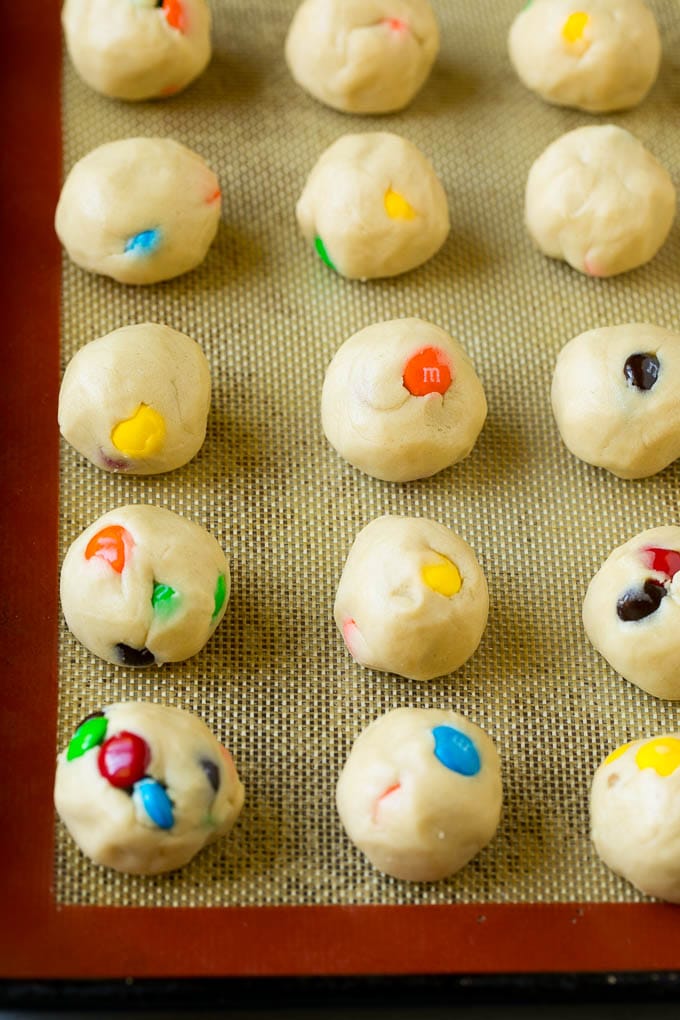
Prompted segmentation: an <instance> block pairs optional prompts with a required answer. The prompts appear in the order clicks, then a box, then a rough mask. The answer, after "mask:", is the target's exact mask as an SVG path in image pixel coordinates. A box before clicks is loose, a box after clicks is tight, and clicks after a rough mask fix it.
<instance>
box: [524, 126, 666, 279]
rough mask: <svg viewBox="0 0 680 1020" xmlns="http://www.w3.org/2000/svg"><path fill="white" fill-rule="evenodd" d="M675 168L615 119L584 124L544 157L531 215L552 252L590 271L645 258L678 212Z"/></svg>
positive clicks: (533, 229) (600, 272) (532, 182)
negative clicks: (666, 165)
mask: <svg viewBox="0 0 680 1020" xmlns="http://www.w3.org/2000/svg"><path fill="white" fill-rule="evenodd" d="M675 203H676V198H675V188H674V186H673V181H672V180H671V177H670V175H669V173H668V171H667V170H666V169H665V168H664V167H663V166H662V165H661V164H660V163H659V162H658V161H657V160H656V159H655V158H654V156H653V155H652V154H651V153H650V152H648V151H647V149H645V147H644V146H643V145H642V143H641V142H640V141H638V139H637V138H635V137H634V136H633V135H632V134H630V132H628V131H625V130H624V129H623V128H620V127H616V126H615V125H613V124H603V125H594V126H590V127H582V128H576V130H574V131H569V132H567V134H565V135H562V136H561V137H560V138H558V139H557V140H556V141H555V142H553V143H552V144H551V145H549V146H548V148H547V149H545V151H544V152H543V153H542V154H541V155H540V156H539V157H538V159H537V160H536V161H535V163H534V164H533V166H532V167H531V170H530V171H529V177H528V180H527V186H526V196H525V219H526V225H527V228H528V230H529V233H530V235H531V237H532V239H533V241H534V242H535V244H536V245H537V246H538V248H539V249H540V250H541V251H542V252H543V253H544V254H545V255H548V256H550V258H554V259H563V260H564V261H565V262H568V263H569V265H570V266H573V268H574V269H578V271H579V272H581V273H586V274H588V275H589V276H613V275H615V274H616V273H625V272H627V271H628V270H630V269H635V268H636V267H637V266H641V265H643V264H644V263H645V262H648V261H649V260H650V259H651V258H653V257H654V255H656V253H657V251H658V250H659V248H660V247H661V245H662V244H663V243H664V241H665V240H666V237H667V236H668V233H669V231H670V229H671V226H672V223H673V219H674V217H675Z"/></svg>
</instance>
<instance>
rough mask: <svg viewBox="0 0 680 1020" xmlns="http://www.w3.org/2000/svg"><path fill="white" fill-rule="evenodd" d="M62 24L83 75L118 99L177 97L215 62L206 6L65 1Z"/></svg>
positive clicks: (176, 1)
mask: <svg viewBox="0 0 680 1020" xmlns="http://www.w3.org/2000/svg"><path fill="white" fill-rule="evenodd" d="M61 20H62V24H63V26H64V35H65V37H66V45H67V47H68V51H69V56H70V57H71V60H72V61H73V64H74V66H75V68H76V70H77V72H78V74H79V75H80V76H81V78H83V79H84V81H86V82H87V84H88V85H89V86H90V87H91V88H93V89H96V91H97V92H102V93H103V94H104V95H105V96H112V97H113V98H115V99H154V98H157V97H162V96H171V95H174V93H176V92H180V91H181V90H182V89H183V88H185V87H186V86H187V85H188V84H189V83H190V82H192V81H193V80H194V78H197V77H198V75H199V74H201V72H202V71H203V70H204V68H205V67H206V65H207V63H208V61H209V60H210V49H211V47H210V8H209V7H208V4H207V3H206V0H66V2H65V4H64V6H63V9H62V15H61Z"/></svg>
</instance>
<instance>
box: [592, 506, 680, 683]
mask: <svg viewBox="0 0 680 1020" xmlns="http://www.w3.org/2000/svg"><path fill="white" fill-rule="evenodd" d="M651 549H664V550H668V551H670V552H673V553H676V554H679V558H680V527H677V526H676V525H664V526H662V527H658V528H650V529H649V530H648V531H643V532H641V533H640V534H639V535H636V536H635V537H634V538H632V539H630V541H629V542H626V543H625V544H624V545H622V546H619V548H618V549H615V550H614V551H613V552H612V553H611V555H610V556H609V557H608V559H607V560H606V561H605V562H604V564H603V565H602V566H601V567H600V569H599V570H598V572H597V573H596V574H595V576H594V577H593V579H592V580H591V582H590V584H589V585H588V590H587V592H586V597H585V600H584V603H583V624H584V626H585V629H586V634H587V635H588V637H589V639H590V641H591V642H592V644H593V645H594V646H595V648H596V649H597V650H598V652H600V654H601V655H603V656H604V657H605V659H606V660H607V661H608V662H609V664H610V665H611V666H612V668H613V669H615V670H616V672H617V673H620V674H621V676H622V677H625V679H626V680H630V682H631V683H634V684H637V686H638V687H641V688H642V690H643V691H647V692H648V693H649V694H652V695H654V697H656V698H669V699H673V700H677V699H680V573H675V574H674V575H673V576H671V574H670V573H669V572H668V571H666V570H659V569H654V567H653V565H652V554H651V553H650V552H649V551H648V550H651ZM650 581H651V582H655V583H656V585H657V586H658V585H661V586H662V590H663V593H664V594H663V596H662V597H661V600H660V602H659V604H658V608H656V609H655V611H653V612H651V613H649V614H648V615H646V616H644V617H643V618H642V619H638V620H622V619H621V618H620V616H619V614H618V612H617V605H618V604H619V600H621V599H622V598H624V597H625V596H626V595H628V594H629V593H635V594H636V595H637V596H638V597H639V596H641V595H642V593H643V592H644V585H645V583H646V582H650ZM654 590H656V588H655V589H654Z"/></svg>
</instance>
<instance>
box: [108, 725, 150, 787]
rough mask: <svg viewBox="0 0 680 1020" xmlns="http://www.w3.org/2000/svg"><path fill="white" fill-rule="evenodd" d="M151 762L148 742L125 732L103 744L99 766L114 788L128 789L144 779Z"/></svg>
mask: <svg viewBox="0 0 680 1020" xmlns="http://www.w3.org/2000/svg"><path fill="white" fill-rule="evenodd" d="M150 761H151V750H150V748H149V745H148V744H147V742H146V740H143V739H142V737H138V736H137V734H136V733H129V732H128V731H127V730H123V731H122V732H121V733H117V734H116V736H115V737H109V739H108V740H107V741H106V742H105V743H103V744H102V746H101V750H100V751H99V758H98V762H97V764H98V765H99V771H100V772H101V774H102V775H103V776H104V778H105V779H108V781H109V782H110V783H111V785H112V786H116V787H119V788H120V789H127V788H128V787H131V786H133V785H134V783H136V782H137V781H138V780H139V779H142V778H143V776H144V775H145V774H146V770H147V768H148V765H149V762H150Z"/></svg>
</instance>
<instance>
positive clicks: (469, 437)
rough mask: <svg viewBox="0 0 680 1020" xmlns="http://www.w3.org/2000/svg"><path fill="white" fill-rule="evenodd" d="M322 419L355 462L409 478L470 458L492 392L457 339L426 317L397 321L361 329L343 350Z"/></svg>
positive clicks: (389, 476)
mask: <svg viewBox="0 0 680 1020" xmlns="http://www.w3.org/2000/svg"><path fill="white" fill-rule="evenodd" d="M321 417H322V422H323V429H324V432H325V433H326V437H327V438H328V441H329V442H330V443H331V445H332V446H333V447H334V448H335V449H336V450H337V451H338V453H339V454H340V456H341V457H344V458H345V460H348V461H349V463H350V464H353V465H354V466H355V467H358V468H360V469H361V470H362V471H365V472H366V473H367V474H369V475H373V477H375V478H382V479H384V480H386V481H390V482H406V481H410V480H412V479H414V478H427V477H428V476H429V475H433V474H435V473H436V472H437V471H441V470H442V469H443V468H445V467H448V466H449V465H451V464H455V463H456V462H457V461H459V460H462V459H463V457H467V455H468V454H469V453H470V451H471V449H472V447H473V446H474V444H475V441H476V439H477V436H478V435H479V433H480V431H481V428H482V425H483V424H484V421H485V418H486V398H485V396H484V388H483V386H482V384H481V382H480V381H479V378H478V377H477V374H476V372H475V370H474V367H473V365H472V362H471V361H470V359H469V358H468V356H467V355H466V353H465V351H464V350H463V348H462V347H461V345H460V344H459V343H458V341H457V340H454V339H453V338H452V337H450V336H449V335H448V334H447V333H445V332H444V330H443V329H439V327H438V326H434V325H432V323H430V322H425V321H424V320H423V319H394V320H392V321H391V322H378V323H376V324H375V325H372V326H368V327H367V328H366V329H362V330H360V332H358V333H355V334H354V336H352V337H350V338H349V340H346V341H345V343H344V344H343V345H342V347H341V348H340V349H339V350H338V352H337V353H336V355H335V357H334V358H333V360H332V362H331V364H330V366H329V368H328V371H327V373H326V378H325V381H324V385H323V391H322V395H321Z"/></svg>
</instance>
